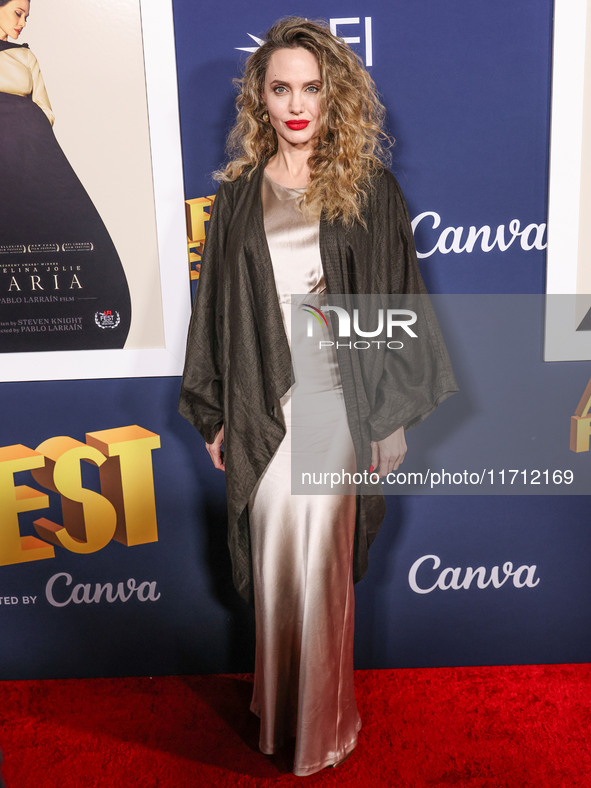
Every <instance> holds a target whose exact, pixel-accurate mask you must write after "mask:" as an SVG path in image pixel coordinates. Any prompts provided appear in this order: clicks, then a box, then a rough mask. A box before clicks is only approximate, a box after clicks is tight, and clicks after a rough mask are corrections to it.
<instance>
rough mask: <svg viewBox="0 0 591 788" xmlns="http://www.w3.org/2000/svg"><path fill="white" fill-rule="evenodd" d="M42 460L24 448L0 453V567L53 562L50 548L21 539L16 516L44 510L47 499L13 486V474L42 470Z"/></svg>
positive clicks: (31, 539)
mask: <svg viewBox="0 0 591 788" xmlns="http://www.w3.org/2000/svg"><path fill="white" fill-rule="evenodd" d="M44 464H45V457H44V456H43V455H42V454H40V453H39V452H37V451H33V449H28V448H27V447H26V446H21V445H16V446H5V447H4V448H2V449H0V524H1V527H0V566H5V565H6V564H21V563H25V562H26V561H39V560H41V559H43V558H53V556H54V550H53V547H51V546H50V545H48V544H47V543H46V542H42V541H41V539H37V538H36V537H35V536H21V534H20V530H19V523H18V515H19V512H30V511H33V510H35V509H46V508H47V507H48V506H49V498H48V496H47V495H45V494H44V493H42V492H40V491H39V490H35V489H34V488H33V487H28V486H27V485H26V484H18V485H17V484H15V481H14V474H15V473H18V472H19V471H30V470H32V469H33V468H41V467H43V465H44Z"/></svg>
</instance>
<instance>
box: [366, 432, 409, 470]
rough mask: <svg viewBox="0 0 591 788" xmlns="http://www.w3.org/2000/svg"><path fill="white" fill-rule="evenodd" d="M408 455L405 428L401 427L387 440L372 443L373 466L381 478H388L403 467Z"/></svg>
mask: <svg viewBox="0 0 591 788" xmlns="http://www.w3.org/2000/svg"><path fill="white" fill-rule="evenodd" d="M405 455H406V440H405V438H404V427H399V428H398V429H397V430H396V431H395V432H393V433H392V434H391V435H388V437H387V438H384V439H383V440H381V441H372V442H371V464H372V467H373V470H374V471H375V472H377V473H378V474H379V476H380V477H382V476H387V475H388V474H389V473H390V471H395V470H397V469H398V467H399V466H400V465H401V463H402V461H403V460H404V457H405Z"/></svg>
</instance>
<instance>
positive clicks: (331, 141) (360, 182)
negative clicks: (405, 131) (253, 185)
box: [214, 16, 394, 225]
mask: <svg viewBox="0 0 591 788" xmlns="http://www.w3.org/2000/svg"><path fill="white" fill-rule="evenodd" d="M296 47H302V48H303V49H306V50H308V51H309V52H312V54H314V55H315V56H316V59H317V60H318V65H319V67H320V75H321V78H322V89H321V96H320V102H321V103H320V106H321V122H320V129H319V136H318V146H317V148H316V150H315V151H314V153H312V155H311V156H310V158H309V160H308V165H309V167H310V183H309V185H308V188H307V189H306V192H305V193H304V196H303V199H302V200H301V206H300V207H301V209H302V211H303V212H304V213H305V214H307V215H309V216H315V217H318V216H320V214H321V213H322V214H323V216H324V218H325V219H327V220H328V221H333V220H335V219H336V218H337V217H340V218H341V219H342V221H343V222H344V223H345V224H346V225H352V224H353V223H354V222H355V221H358V222H360V223H361V224H365V223H364V221H363V218H362V213H361V211H362V207H363V204H364V202H365V200H366V198H367V196H368V193H369V191H370V189H371V183H372V177H373V176H374V175H375V174H376V173H377V172H378V171H379V169H381V167H382V166H387V165H388V163H389V150H388V149H389V148H390V147H391V145H392V144H393V142H394V140H393V139H392V138H391V137H389V136H388V135H387V134H386V133H385V132H384V130H383V124H384V118H385V114H386V111H385V109H384V106H383V105H382V103H381V102H380V100H379V98H378V93H377V89H376V86H375V83H374V81H373V79H372V78H371V76H370V75H369V74H368V72H367V71H366V69H365V67H364V65H363V62H362V61H361V59H360V58H359V57H358V56H357V55H356V54H355V53H354V52H353V51H352V50H351V49H350V47H348V46H347V44H345V43H344V41H342V40H341V39H340V38H337V37H336V36H334V35H333V34H332V33H331V32H330V29H329V28H328V25H327V24H326V23H325V22H324V21H315V22H313V21H309V20H307V19H303V18H302V17H294V16H291V17H287V18H285V19H281V20H279V21H278V22H277V23H276V24H275V25H273V27H272V28H271V29H270V30H269V31H268V32H267V33H266V35H265V41H264V43H263V44H262V45H261V46H260V47H259V49H257V50H256V52H254V53H253V54H252V55H251V56H250V57H249V58H248V60H247V61H246V66H245V70H244V75H243V77H242V79H235V80H234V83H235V84H236V85H237V87H238V88H239V90H240V92H239V94H238V97H237V99H236V107H237V110H238V115H237V118H236V123H235V124H234V126H233V128H232V130H231V131H230V134H229V135H228V140H227V145H226V150H227V153H228V157H229V159H230V162H229V163H228V164H227V165H226V166H225V167H224V168H223V169H220V170H217V171H216V172H215V173H214V178H216V180H219V181H234V180H236V178H238V177H239V176H240V175H241V174H242V173H243V172H244V171H247V177H251V175H252V173H253V172H254V170H255V168H256V167H257V165H258V164H260V163H261V162H262V161H263V160H265V159H266V158H268V157H269V156H271V155H272V154H273V153H275V151H276V150H277V136H276V132H275V129H274V128H273V127H272V126H271V125H270V124H269V123H268V122H265V121H264V120H263V113H264V111H265V106H264V101H263V98H262V93H263V88H264V83H265V74H266V71H267V66H268V63H269V59H270V57H271V55H272V54H273V52H275V51H276V50H277V49H289V48H296Z"/></svg>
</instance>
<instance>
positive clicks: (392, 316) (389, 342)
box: [300, 304, 417, 350]
mask: <svg viewBox="0 0 591 788" xmlns="http://www.w3.org/2000/svg"><path fill="white" fill-rule="evenodd" d="M300 308H301V309H302V310H303V311H304V312H307V313H308V315H309V316H308V325H307V329H306V335H307V336H308V337H309V338H311V337H313V336H314V327H315V325H316V324H320V326H321V328H322V329H323V330H324V328H325V327H326V328H328V327H329V326H328V320H327V319H326V314H327V313H328V312H334V314H335V315H336V316H337V334H338V337H339V339H343V338H345V339H351V335H352V334H353V335H354V336H355V337H357V338H358V339H356V340H355V341H353V342H339V341H334V342H333V341H332V340H320V342H319V343H318V346H319V347H320V348H321V349H322V348H328V347H335V346H336V347H337V348H341V347H347V348H355V349H356V350H367V349H369V348H371V347H374V348H375V347H380V346H384V345H385V346H386V347H388V348H390V350H401V349H402V348H403V347H404V343H403V342H402V341H400V340H394V339H392V337H393V335H394V332H395V330H402V331H403V332H404V333H406V335H407V336H409V337H411V338H412V339H416V338H417V334H415V332H414V331H413V329H412V328H410V326H412V325H413V324H414V323H416V322H417V313H416V312H413V311H412V309H376V310H366V312H367V311H370V312H371V316H369V317H368V319H369V320H371V323H372V326H371V327H370V326H367V325H366V326H365V328H362V327H361V325H360V317H359V309H353V319H351V315H350V314H349V312H348V311H347V310H346V309H345V308H344V307H342V306H331V305H328V304H326V305H324V306H321V307H320V308H318V307H315V306H312V304H302V305H301V307H300ZM380 336H381V337H384V338H383V339H372V340H371V341H368V338H369V337H380ZM359 337H361V339H359Z"/></svg>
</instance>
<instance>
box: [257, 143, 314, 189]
mask: <svg viewBox="0 0 591 788" xmlns="http://www.w3.org/2000/svg"><path fill="white" fill-rule="evenodd" d="M309 158H310V151H309V150H302V151H299V150H290V151H284V150H281V149H279V150H278V151H277V153H275V154H274V155H273V156H271V158H270V159H269V161H268V163H267V166H266V167H265V169H266V171H267V172H268V173H269V175H270V176H271V177H272V178H273V180H274V181H277V183H280V184H281V185H282V186H292V187H296V188H297V187H301V186H307V185H308V183H309V182H310V167H309V166H308V159H309Z"/></svg>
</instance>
